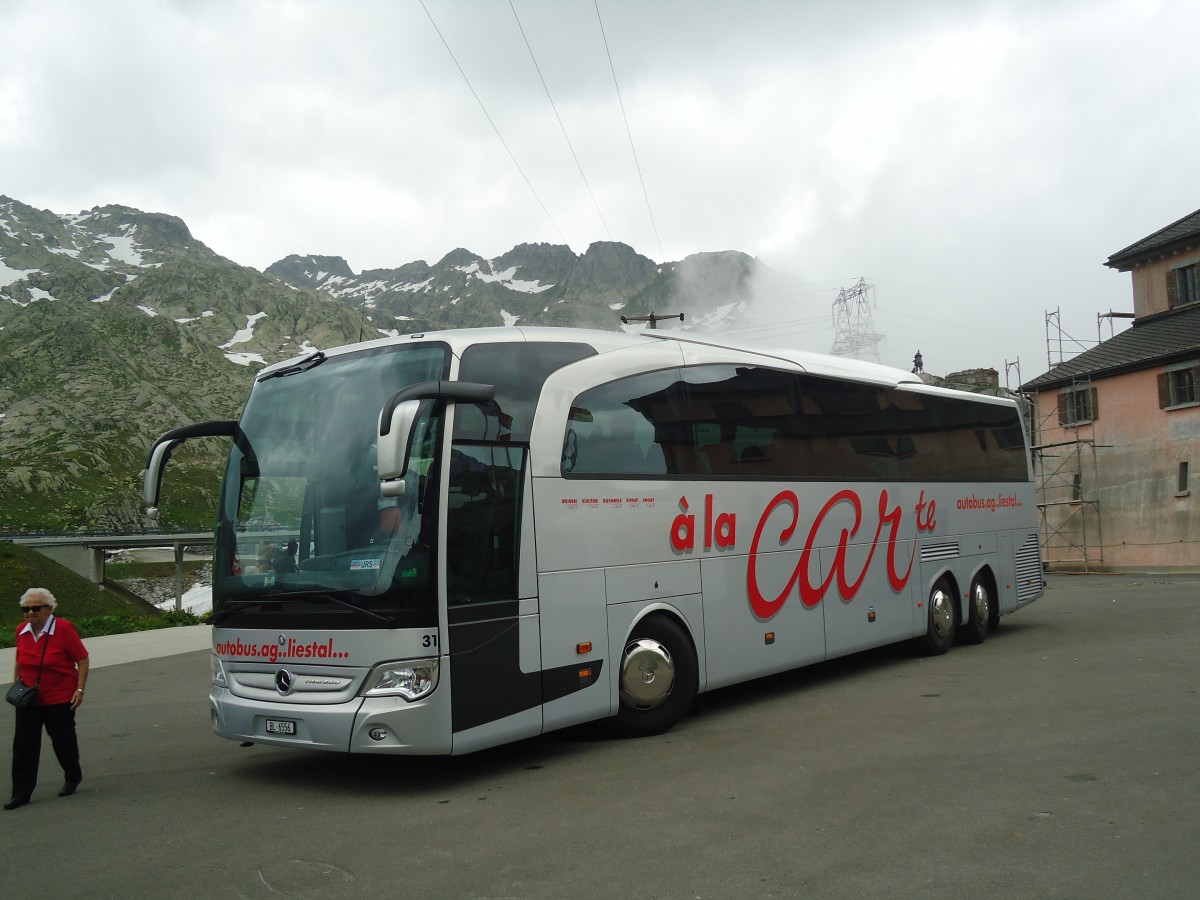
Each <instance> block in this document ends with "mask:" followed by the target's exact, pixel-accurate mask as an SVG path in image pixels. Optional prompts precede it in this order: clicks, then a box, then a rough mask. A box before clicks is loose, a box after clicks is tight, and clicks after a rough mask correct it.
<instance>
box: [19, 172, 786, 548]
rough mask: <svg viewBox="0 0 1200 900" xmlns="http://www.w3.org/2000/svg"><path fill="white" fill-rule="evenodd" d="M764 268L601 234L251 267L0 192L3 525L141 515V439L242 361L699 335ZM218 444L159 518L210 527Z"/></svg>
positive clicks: (61, 525) (185, 232)
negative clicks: (481, 335) (374, 265)
mask: <svg viewBox="0 0 1200 900" xmlns="http://www.w3.org/2000/svg"><path fill="white" fill-rule="evenodd" d="M763 271H764V269H763V267H762V265H761V264H760V263H759V262H758V261H757V260H755V259H753V258H752V257H749V256H747V255H745V254H743V253H736V252H725V253H705V254H696V255H694V256H689V257H687V258H686V259H684V260H681V261H679V262H671V263H663V264H657V263H655V262H653V261H652V260H650V259H648V258H647V257H644V256H641V255H640V254H638V253H637V252H635V251H634V250H633V249H632V248H631V247H628V246H626V245H625V244H620V243H615V242H602V243H596V244H593V245H591V246H590V247H589V248H588V249H587V251H586V252H584V253H583V254H575V253H573V252H572V251H571V249H570V248H568V247H565V246H555V245H549V244H520V245H518V246H516V247H514V248H513V249H512V250H510V251H508V252H507V253H505V254H503V255H502V256H499V257H497V258H495V259H491V260H487V259H484V258H482V257H480V256H478V255H477V254H475V253H472V252H471V251H469V250H465V249H461V248H460V249H456V250H453V251H451V252H450V253H448V254H446V256H444V257H443V258H442V259H440V260H439V261H438V262H436V263H434V264H433V265H430V264H428V263H426V262H425V261H422V260H417V261H414V262H409V263H405V264H403V265H401V266H399V267H398V268H395V269H376V270H369V271H365V272H361V273H359V274H355V273H354V271H353V270H352V269H351V268H350V266H349V264H348V263H347V262H346V261H345V260H344V259H341V258H339V257H332V256H289V257H287V258H286V259H283V260H280V261H279V262H277V263H275V264H273V265H271V266H269V267H268V268H267V269H266V271H265V272H259V271H257V270H255V269H252V268H248V267H245V266H240V265H238V264H237V263H235V262H233V261H231V260H228V259H225V258H223V257H221V256H218V255H217V254H216V253H214V252H213V251H212V250H210V249H209V248H208V247H206V246H205V245H204V244H203V243H201V242H200V241H198V240H196V239H195V238H194V237H193V236H192V234H191V232H190V231H189V229H188V227H187V225H186V224H185V223H184V222H183V221H182V220H180V219H178V218H176V217H174V216H169V215H163V214H159V213H145V212H141V211H139V210H136V209H130V208H128V207H123V206H104V207H96V208H94V209H91V210H85V211H83V212H80V213H77V214H74V215H64V214H59V213H54V212H50V211H47V210H37V209H34V208H33V207H30V206H28V205H26V204H23V203H21V202H19V201H18V200H14V199H11V198H8V197H3V196H0V533H3V532H5V531H9V532H16V531H35V530H48V531H64V530H66V531H70V530H77V529H136V528H139V527H140V526H141V524H142V518H141V512H142V510H141V499H140V495H141V472H142V469H143V466H144V465H145V454H146V451H147V450H148V448H149V446H150V444H151V442H152V441H153V440H154V438H155V437H157V436H158V435H159V434H161V433H162V432H163V431H166V430H168V429H170V428H174V427H176V426H178V425H181V424H185V423H188V422H194V421H201V420H205V419H214V418H232V417H236V416H237V414H238V412H239V411H240V408H241V405H242V403H243V401H244V398H245V396H246V393H247V391H248V389H249V386H250V383H251V379H252V377H253V374H254V371H255V370H256V369H257V368H259V367H261V366H263V365H266V364H268V363H271V362H275V361H278V360H280V359H286V358H288V357H291V356H294V355H297V354H299V353H302V352H305V351H306V350H309V349H311V348H319V347H331V346H337V345H339V344H345V343H349V342H353V341H357V340H360V339H372V338H375V337H378V336H379V335H381V334H384V335H387V334H391V335H394V334H403V333H410V332H414V331H428V330H433V329H441V328H449V327H465V326H477V325H504V324H508V325H512V324H516V323H520V324H528V325H582V326H589V327H597V328H608V329H616V328H619V327H621V325H620V321H619V316H620V315H622V314H625V315H628V316H638V315H645V314H647V313H649V312H651V311H654V312H658V313H660V314H668V313H677V312H684V313H685V314H686V315H687V322H686V326H687V327H696V326H699V327H705V328H707V329H709V330H711V329H713V328H715V327H719V326H720V325H721V324H729V323H731V322H733V321H736V319H737V317H738V315H739V314H740V313H741V312H743V311H744V310H745V308H746V306H747V304H749V303H750V302H751V296H752V284H753V281H754V279H755V278H756V277H757V276H759V275H761V274H762V273H763ZM208 444H212V446H211V447H209V446H207V445H208ZM225 449H226V448H225V447H224V446H223V443H222V442H221V441H211V442H207V441H194V442H189V443H187V444H185V445H184V446H183V448H182V449H181V451H180V453H179V454H178V455H177V456H176V458H175V460H174V461H173V463H172V465H171V466H170V467H168V470H167V476H166V478H167V482H168V483H166V484H165V485H164V495H165V496H166V497H169V498H171V499H170V502H169V504H168V503H164V507H163V515H164V524H165V525H167V526H180V527H189V528H191V527H195V528H207V527H209V526H210V525H211V524H212V520H213V508H214V500H215V493H216V488H217V485H218V484H219V462H220V458H221V456H222V455H223V454H224V451H225Z"/></svg>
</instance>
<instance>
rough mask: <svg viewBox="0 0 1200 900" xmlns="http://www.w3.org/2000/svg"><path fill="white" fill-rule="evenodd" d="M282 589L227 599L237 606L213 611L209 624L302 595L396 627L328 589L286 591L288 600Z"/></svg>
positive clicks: (391, 621) (387, 617)
mask: <svg viewBox="0 0 1200 900" xmlns="http://www.w3.org/2000/svg"><path fill="white" fill-rule="evenodd" d="M282 593H284V592H283V591H278V590H276V591H273V592H272V593H270V594H268V595H267V596H266V597H264V598H263V599H261V600H227V601H226V602H227V603H231V604H232V603H236V604H237V606H236V607H233V608H230V607H226V608H225V609H222V610H220V611H219V612H215V613H213V614H212V616H210V617H209V620H208V621H209V624H211V625H216V624H217V623H219V622H222V621H224V620H225V619H227V618H229V617H230V616H232V615H233V614H234V613H239V612H243V611H245V610H247V609H249V608H250V607H252V606H262V605H264V604H267V603H287V602H289V600H290V599H291V598H297V597H303V598H305V599H316V600H328V601H329V602H330V603H335V604H337V605H338V606H344V607H346V609H351V610H354V612H356V613H358V614H359V615H362V616H366V617H367V618H369V619H375V620H376V621H377V622H382V623H383V624H385V625H386V626H387V627H388V628H395V627H396V620H395V619H394V618H393V617H392V616H385V615H384V614H383V613H377V612H375V610H373V609H367V608H366V607H365V606H359V605H358V604H357V603H351V602H350V601H349V600H343V599H342V598H341V597H339V596H337V595H336V594H331V593H330V592H329V591H288V592H287V597H288V598H289V600H284V599H283V597H281V596H279V595H280V594H282Z"/></svg>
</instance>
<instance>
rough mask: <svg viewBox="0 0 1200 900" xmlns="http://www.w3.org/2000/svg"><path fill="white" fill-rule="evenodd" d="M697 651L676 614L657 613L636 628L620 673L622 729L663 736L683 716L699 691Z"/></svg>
mask: <svg viewBox="0 0 1200 900" xmlns="http://www.w3.org/2000/svg"><path fill="white" fill-rule="evenodd" d="M699 681H700V679H699V663H698V661H697V656H696V647H695V645H694V644H693V642H692V638H691V635H690V634H689V632H688V630H687V628H686V627H685V626H684V625H683V623H682V622H681V621H680V620H679V619H678V618H676V617H675V616H673V615H671V614H669V613H664V612H653V613H651V614H650V615H648V616H646V617H644V618H643V619H641V620H639V621H638V622H637V623H635V624H634V626H633V628H632V629H631V630H630V632H629V638H628V640H626V642H625V646H624V648H623V649H622V651H621V659H620V663H619V666H618V670H617V687H618V692H619V699H618V709H617V716H616V728H617V731H618V732H619V733H620V734H622V735H625V736H628V737H642V736H645V735H652V734H662V733H663V732H664V731H668V730H669V729H670V728H671V727H672V726H673V725H675V723H676V722H678V721H679V720H680V719H681V718H683V717H684V716H685V715H686V714H687V712H688V710H689V709H691V707H692V703H693V701H694V700H695V697H696V692H697V690H698V687H699Z"/></svg>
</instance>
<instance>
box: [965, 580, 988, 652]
mask: <svg viewBox="0 0 1200 900" xmlns="http://www.w3.org/2000/svg"><path fill="white" fill-rule="evenodd" d="M994 605H995V601H994V600H992V592H991V591H990V590H988V583H987V579H985V578H984V577H983V575H982V574H980V575H976V576H975V578H974V579H972V581H971V593H970V596H969V597H968V598H967V623H966V625H965V627H964V628H963V641H964V642H965V643H968V644H982V643H983V642H984V639H985V638H987V636H988V631H989V630H990V629H991V621H992V607H993V606H994Z"/></svg>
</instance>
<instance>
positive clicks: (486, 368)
mask: <svg viewBox="0 0 1200 900" xmlns="http://www.w3.org/2000/svg"><path fill="white" fill-rule="evenodd" d="M595 355H596V351H595V349H594V348H592V347H591V346H589V345H588V344H580V343H558V342H555V343H544V342H537V341H513V342H511V343H503V344H475V345H474V346H471V347H468V348H467V349H466V350H465V351H464V352H463V355H462V365H461V366H460V367H459V372H458V378H459V380H460V381H476V382H481V383H483V384H494V385H495V386H496V397H495V399H494V400H493V401H492V402H491V403H490V404H487V405H486V406H470V405H468V404H465V403H462V404H459V406H458V408H457V412H456V413H455V416H454V420H455V421H454V437H455V438H456V439H462V440H470V441H516V442H518V443H528V442H529V429H530V428H531V427H532V426H533V413H534V410H535V408H536V407H537V400H538V396H539V395H540V394H541V392H542V384H543V383H544V382H545V380H546V378H547V377H548V376H549V375H550V373H551V372H554V371H555V370H557V369H561V368H562V367H563V366H565V365H568V364H570V363H573V362H575V361H577V360H580V359H584V358H585V357H588V356H595Z"/></svg>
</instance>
